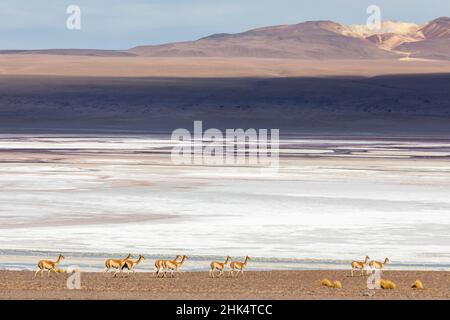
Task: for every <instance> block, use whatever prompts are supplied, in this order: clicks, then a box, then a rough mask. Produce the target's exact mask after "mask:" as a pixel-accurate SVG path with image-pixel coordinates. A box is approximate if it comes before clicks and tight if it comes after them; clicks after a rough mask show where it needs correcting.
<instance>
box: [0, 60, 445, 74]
mask: <svg viewBox="0 0 450 320" xmlns="http://www.w3.org/2000/svg"><path fill="white" fill-rule="evenodd" d="M447 72H450V61H396V60H327V61H320V60H313V61H311V60H296V59H267V58H265V59H263V58H151V57H86V56H62V55H38V54H33V55H31V54H14V55H10V54H4V55H0V75H52V76H89V77H93V76H98V77H177V78H180V77H187V78H190V77H198V78H202V77H203V78H204V77H206V78H208V77H219V78H222V77H223V78H226V77H304V76H334V75H341V76H350V75H358V76H376V75H390V74H424V73H447Z"/></svg>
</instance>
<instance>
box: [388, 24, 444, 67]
mask: <svg viewBox="0 0 450 320" xmlns="http://www.w3.org/2000/svg"><path fill="white" fill-rule="evenodd" d="M418 33H420V34H422V35H423V38H424V39H423V40H422V41H416V42H405V43H402V44H401V45H399V46H398V47H396V50H399V51H404V52H409V53H410V57H414V58H423V59H435V60H450V18H447V17H442V18H438V19H436V20H433V21H431V22H430V23H428V24H426V25H425V26H424V27H422V28H421V29H419V30H418Z"/></svg>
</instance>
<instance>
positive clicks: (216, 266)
mask: <svg viewBox="0 0 450 320" xmlns="http://www.w3.org/2000/svg"><path fill="white" fill-rule="evenodd" d="M230 259H231V257H230V256H228V257H227V258H226V260H225V262H218V261H213V262H211V265H210V266H211V270H209V276H210V277H213V278H214V273H215V271H216V270H217V271H219V274H218V275H217V276H218V277H220V276H222V275H223V272H224V270H225V267H226V266H227V264H228V261H230Z"/></svg>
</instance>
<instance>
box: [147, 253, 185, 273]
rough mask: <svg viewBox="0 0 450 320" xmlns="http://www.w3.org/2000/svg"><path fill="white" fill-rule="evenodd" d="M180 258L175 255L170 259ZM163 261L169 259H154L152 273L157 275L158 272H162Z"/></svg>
mask: <svg viewBox="0 0 450 320" xmlns="http://www.w3.org/2000/svg"><path fill="white" fill-rule="evenodd" d="M181 258H182V256H180V255H177V256H176V257H175V259H174V260H172V261H178V259H181ZM164 261H169V260H161V259H159V260H156V261H155V271H153V274H155V275H156V276H157V277H158V276H159V274H160V272H162V270H163V268H164V266H163V265H164Z"/></svg>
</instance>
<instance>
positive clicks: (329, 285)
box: [322, 278, 333, 288]
mask: <svg viewBox="0 0 450 320" xmlns="http://www.w3.org/2000/svg"><path fill="white" fill-rule="evenodd" d="M322 286H324V287H328V288H331V287H333V284H332V283H331V281H330V280H328V278H324V279H323V280H322Z"/></svg>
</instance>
